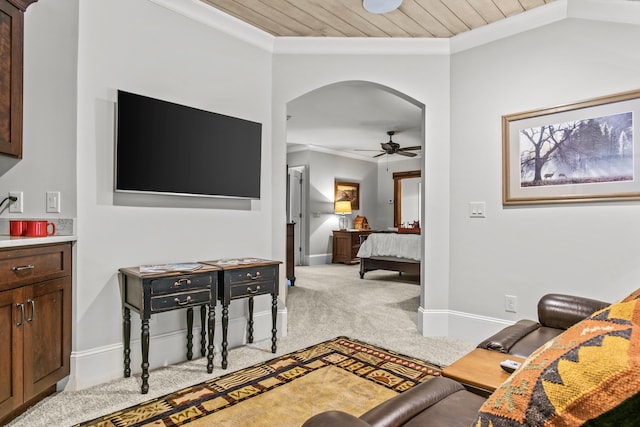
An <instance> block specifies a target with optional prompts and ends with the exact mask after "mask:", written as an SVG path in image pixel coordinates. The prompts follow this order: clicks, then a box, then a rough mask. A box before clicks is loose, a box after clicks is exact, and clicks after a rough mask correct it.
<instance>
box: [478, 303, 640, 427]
mask: <svg viewBox="0 0 640 427" xmlns="http://www.w3.org/2000/svg"><path fill="white" fill-rule="evenodd" d="M639 324H640V299H637V296H636V298H635V299H628V300H627V299H625V300H623V301H621V302H619V303H616V304H612V305H610V306H608V307H606V308H604V309H602V310H600V311H597V312H595V313H593V314H592V315H591V316H589V317H588V318H586V319H585V320H583V321H581V322H579V323H577V324H576V325H574V326H572V327H570V328H569V329H567V330H566V331H564V332H563V333H562V334H560V335H558V336H557V337H556V338H554V339H552V340H551V341H549V342H547V343H545V344H544V345H543V346H542V347H540V348H539V349H537V350H536V351H535V352H534V353H533V354H531V356H529V357H528V358H527V359H526V360H525V361H524V362H523V364H522V366H521V367H520V368H519V369H518V370H517V371H516V372H515V373H514V374H513V375H512V376H511V377H510V378H509V379H508V380H507V381H505V382H504V383H503V384H502V385H501V386H500V387H499V388H498V389H497V390H496V391H495V392H494V393H493V394H492V395H491V396H490V397H489V398H488V399H487V401H486V402H485V403H484V404H483V406H482V407H481V408H480V411H479V412H478V417H477V420H476V422H475V424H474V425H475V426H476V427H481V426H494V427H495V426H524V425H526V426H541V425H544V426H560V425H562V426H573V425H583V424H584V423H586V422H587V421H589V420H592V421H590V422H589V424H588V425H612V426H613V425H615V426H624V425H635V424H634V423H636V422H637V421H638V417H640V325H639Z"/></svg>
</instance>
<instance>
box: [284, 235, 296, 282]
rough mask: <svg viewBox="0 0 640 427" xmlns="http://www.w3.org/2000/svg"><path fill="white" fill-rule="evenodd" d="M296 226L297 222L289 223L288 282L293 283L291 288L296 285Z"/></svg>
mask: <svg viewBox="0 0 640 427" xmlns="http://www.w3.org/2000/svg"><path fill="white" fill-rule="evenodd" d="M295 226H296V223H295V222H289V223H287V262H286V264H287V280H289V282H291V286H295V285H296V273H295V268H296V267H295V264H296V252H295V250H296V249H295Z"/></svg>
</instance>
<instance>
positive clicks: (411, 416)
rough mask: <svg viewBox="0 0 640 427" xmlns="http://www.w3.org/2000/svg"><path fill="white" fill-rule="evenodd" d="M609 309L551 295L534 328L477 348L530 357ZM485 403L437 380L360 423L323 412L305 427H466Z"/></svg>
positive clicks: (514, 329) (510, 330) (512, 329)
mask: <svg viewBox="0 0 640 427" xmlns="http://www.w3.org/2000/svg"><path fill="white" fill-rule="evenodd" d="M608 305H609V303H606V302H603V301H597V300H593V299H589V298H584V297H578V296H571V295H562V294H549V295H545V296H543V297H542V298H541V299H540V301H539V302H538V322H535V321H532V320H520V321H519V322H517V323H515V324H514V325H512V326H508V327H506V328H504V329H503V330H501V331H500V332H498V333H497V334H495V335H493V336H491V337H489V338H488V339H486V340H484V341H482V342H481V343H480V344H479V345H478V347H480V348H485V349H489V350H494V351H499V352H502V353H505V354H512V355H517V356H521V357H527V356H529V355H530V354H531V353H532V352H533V351H534V350H535V349H537V348H538V347H540V346H541V345H542V344H544V343H545V342H547V341H548V340H550V339H552V338H554V337H556V336H557V335H559V334H561V333H562V332H563V331H564V330H566V329H567V328H569V327H571V326H572V325H574V324H575V323H578V322H579V321H581V320H583V319H585V318H586V317H588V316H590V315H591V314H592V313H594V312H595V311H597V310H600V309H602V308H604V307H606V306H608ZM484 402H485V397H482V396H479V395H477V394H474V393H472V392H470V391H468V390H467V389H465V387H464V386H463V385H462V384H460V383H458V382H456V381H454V380H451V379H449V378H444V377H437V378H434V379H432V380H429V381H427V382H425V383H422V384H420V385H418V386H416V387H414V388H413V389H411V390H407V391H405V392H404V393H401V394H399V395H397V396H395V397H393V398H392V399H389V400H387V401H386V402H383V403H381V404H379V405H378V406H376V407H374V408H373V409H371V410H369V411H368V412H366V413H364V414H363V415H361V416H360V417H359V418H358V417H355V416H353V415H350V414H347V413H345V412H341V411H327V412H323V413H320V414H317V415H315V416H313V417H311V418H310V419H309V420H307V421H306V422H305V423H304V424H303V427H320V426H332V427H347V426H352V427H366V426H373V427H396V426H408V427H412V426H413V427H417V426H426V425H428V426H433V427H440V426H442V427H445V426H446V427H456V426H467V427H468V426H470V425H472V423H473V422H474V421H475V420H476V417H477V414H478V410H479V409H480V407H481V406H482V404H483V403H484Z"/></svg>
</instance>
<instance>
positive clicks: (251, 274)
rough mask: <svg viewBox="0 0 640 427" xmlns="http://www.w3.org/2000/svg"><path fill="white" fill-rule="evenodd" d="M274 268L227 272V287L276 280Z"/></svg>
mask: <svg viewBox="0 0 640 427" xmlns="http://www.w3.org/2000/svg"><path fill="white" fill-rule="evenodd" d="M276 268H277V267H275V268H274V267H273V266H265V267H252V268H240V269H237V270H230V271H227V272H226V273H225V274H226V275H228V277H229V279H228V280H229V285H231V286H234V285H239V284H249V283H258V282H264V281H273V280H274V279H275V278H276Z"/></svg>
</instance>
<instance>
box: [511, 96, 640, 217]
mask: <svg viewBox="0 0 640 427" xmlns="http://www.w3.org/2000/svg"><path fill="white" fill-rule="evenodd" d="M639 117H640V90H634V91H630V92H624V93H619V94H615V95H610V96H605V97H601V98H596V99H591V100H588V101H583V102H578V103H575V104H569V105H563V106H559V107H552V108H546V109H543V110H535V111H527V112H523V113H517V114H510V115H506V116H502V163H503V165H502V203H503V204H504V205H523V204H536V203H570V202H595V201H611V200H640V150H639V148H640V146H639V144H640V142H639V141H638V140H636V139H635V138H634V136H635V135H636V134H637V130H638V126H639V124H638V118H639Z"/></svg>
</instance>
